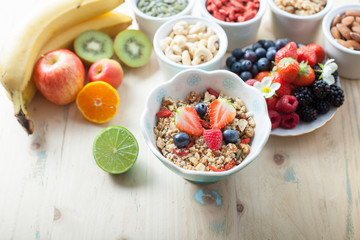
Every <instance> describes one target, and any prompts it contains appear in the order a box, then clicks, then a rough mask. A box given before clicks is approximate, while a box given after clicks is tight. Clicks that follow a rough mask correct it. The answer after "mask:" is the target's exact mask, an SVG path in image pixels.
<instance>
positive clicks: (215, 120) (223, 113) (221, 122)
mask: <svg viewBox="0 0 360 240" xmlns="http://www.w3.org/2000/svg"><path fill="white" fill-rule="evenodd" d="M209 115H210V125H211V127H212V128H217V129H221V128H223V127H225V125H226V124H228V123H229V122H231V121H232V120H234V118H235V116H236V110H235V108H234V106H233V105H232V104H231V103H230V101H228V100H226V99H224V98H218V99H216V100H215V101H213V102H212V103H211V104H210V107H209Z"/></svg>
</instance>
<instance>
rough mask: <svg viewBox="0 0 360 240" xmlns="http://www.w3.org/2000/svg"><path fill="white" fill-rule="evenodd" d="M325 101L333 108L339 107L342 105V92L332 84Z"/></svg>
mask: <svg viewBox="0 0 360 240" xmlns="http://www.w3.org/2000/svg"><path fill="white" fill-rule="evenodd" d="M327 100H328V102H329V103H330V104H331V105H333V106H334V107H340V106H341V105H342V104H343V103H344V91H343V90H342V89H341V88H340V87H339V86H337V85H335V84H332V85H331V86H330V90H329V94H328V96H327Z"/></svg>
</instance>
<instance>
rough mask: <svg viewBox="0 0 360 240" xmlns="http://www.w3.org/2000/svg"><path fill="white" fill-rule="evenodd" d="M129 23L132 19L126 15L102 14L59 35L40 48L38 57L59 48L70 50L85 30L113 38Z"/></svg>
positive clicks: (113, 12) (116, 13) (112, 12)
mask: <svg viewBox="0 0 360 240" xmlns="http://www.w3.org/2000/svg"><path fill="white" fill-rule="evenodd" d="M131 23H132V18H131V17H130V16H128V15H126V14H123V13H119V12H116V11H111V12H107V13H104V14H102V15H100V16H97V17H94V18H91V19H89V20H87V21H84V22H81V23H79V24H77V25H75V26H73V27H70V28H69V29H66V30H65V31H63V32H61V33H59V34H58V35H56V36H55V37H53V38H52V39H50V40H49V42H48V43H47V44H46V45H45V46H44V47H43V48H42V50H41V51H40V55H41V54H45V53H47V52H50V51H52V50H55V49H60V48H67V49H71V48H72V46H73V42H74V40H75V38H76V37H77V36H78V35H79V34H81V33H82V32H85V31H87V30H98V31H101V32H103V33H106V34H108V35H109V36H110V37H114V36H116V35H117V34H118V33H119V32H120V31H122V30H125V29H126V28H127V27H129V26H130V25H131Z"/></svg>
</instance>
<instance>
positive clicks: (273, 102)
mask: <svg viewBox="0 0 360 240" xmlns="http://www.w3.org/2000/svg"><path fill="white" fill-rule="evenodd" d="M278 100H279V98H278V97H277V96H275V95H273V96H272V97H271V98H266V99H265V101H266V105H267V108H268V111H269V110H275V105H276V103H277V101H278Z"/></svg>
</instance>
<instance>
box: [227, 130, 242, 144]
mask: <svg viewBox="0 0 360 240" xmlns="http://www.w3.org/2000/svg"><path fill="white" fill-rule="evenodd" d="M223 139H224V141H225V142H226V143H236V142H237V141H238V139H239V134H238V133H237V131H235V130H234V129H231V128H229V129H226V130H225V131H224V132H223Z"/></svg>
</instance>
